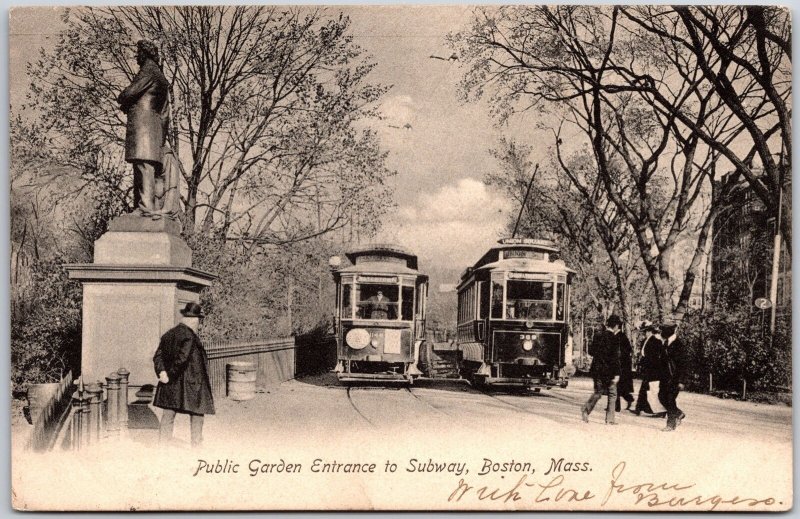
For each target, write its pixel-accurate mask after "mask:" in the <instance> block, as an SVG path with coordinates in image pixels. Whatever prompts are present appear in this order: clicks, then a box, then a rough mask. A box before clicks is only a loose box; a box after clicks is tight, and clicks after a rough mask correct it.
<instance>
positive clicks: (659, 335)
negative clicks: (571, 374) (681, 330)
mask: <svg viewBox="0 0 800 519" xmlns="http://www.w3.org/2000/svg"><path fill="white" fill-rule="evenodd" d="M640 330H641V331H643V332H644V333H645V340H644V342H643V344H642V348H641V352H640V360H639V371H640V375H641V377H642V384H641V386H640V387H639V394H638V397H637V398H636V405H635V406H634V408H633V409H631V406H632V405H633V401H634V398H633V348H632V347H631V343H630V341H629V340H628V337H627V336H626V335H625V333H623V331H622V319H620V317H619V316H617V315H611V316H610V317H609V318H608V319H607V320H606V326H605V328H604V329H603V330H602V331H601V332H599V333H597V334H596V335H595V337H594V340H593V341H592V343H591V344H590V346H589V355H591V356H592V366H591V368H590V370H589V373H590V374H591V375H592V378H593V381H594V391H593V392H592V395H591V396H590V397H589V400H588V401H587V402H586V404H585V405H584V406H583V408H582V409H581V417H582V419H583V421H584V422H588V421H589V414H591V412H592V410H593V409H594V407H595V405H596V404H597V402H598V401H599V400H600V399H601V398H602V396H603V395H607V396H608V403H607V405H606V416H605V421H606V424H608V425H616V424H617V423H618V422H617V419H616V414H615V413H616V412H618V411H620V409H621V406H620V402H621V400H625V401H626V402H627V407H626V410H627V411H630V412H631V413H633V414H635V415H637V416H640V415H642V413H644V414H646V415H650V416H654V417H659V418H663V417H665V416H666V418H667V426H666V427H665V428H664V429H662V430H663V431H674V430H675V428H676V427H677V426H678V425H680V423H681V420H683V419H684V418H686V414H685V413H684V412H683V411H681V409H680V408H678V404H677V399H678V395H679V394H680V392H681V391H683V389H684V387H685V384H686V376H687V372H688V370H687V367H688V366H687V359H686V348H685V347H684V344H683V341H681V340H680V339H679V338H678V337H677V334H676V332H677V326H676V325H675V324H672V323H667V324H662V325H657V324H653V323H650V322H645V323H643V324H642V326H641V327H640ZM655 384H658V401H659V402H660V403H661V405H662V406H663V407H664V409H666V411H665V412H654V411H653V408H652V406H651V404H650V402H649V400H648V393H649V392H651V389H652V387H653V386H654V385H655Z"/></svg>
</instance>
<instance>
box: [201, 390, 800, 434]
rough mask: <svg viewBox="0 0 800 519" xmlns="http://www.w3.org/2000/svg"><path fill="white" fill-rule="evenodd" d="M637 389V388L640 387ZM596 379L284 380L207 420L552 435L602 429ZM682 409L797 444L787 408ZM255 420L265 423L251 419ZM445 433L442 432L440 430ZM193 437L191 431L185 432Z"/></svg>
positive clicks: (705, 425)
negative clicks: (536, 386) (516, 383)
mask: <svg viewBox="0 0 800 519" xmlns="http://www.w3.org/2000/svg"><path fill="white" fill-rule="evenodd" d="M636 386H637V387H638V382H637V383H636ZM590 391H591V381H590V380H589V379H586V378H576V379H573V380H571V381H570V384H569V387H567V388H566V389H561V388H554V389H550V390H542V392H541V393H539V394H536V393H528V394H514V393H509V392H493V391H480V390H477V389H474V388H472V387H470V386H469V384H468V383H466V382H465V381H458V380H456V381H451V380H420V381H417V383H415V385H414V386H411V387H391V386H390V387H375V386H353V387H350V388H346V387H343V386H342V385H340V384H339V383H338V381H337V380H336V378H335V376H334V375H333V374H324V375H320V376H314V377H307V378H302V379H298V380H292V381H289V382H285V383H283V384H281V385H280V386H276V387H272V388H269V389H268V390H267V392H264V393H259V394H257V395H256V397H255V398H254V399H253V400H250V401H245V402H234V401H231V400H228V399H225V398H222V399H218V402H217V409H218V411H217V415H216V417H211V418H209V419H208V421H207V435H206V436H207V439H209V440H213V438H216V437H217V436H218V435H219V437H221V438H224V437H225V436H226V433H225V431H226V430H229V429H230V427H231V426H232V425H234V424H237V425H238V424H245V423H246V424H247V426H246V428H243V430H246V431H247V433H253V434H257V435H259V436H261V435H262V434H266V435H268V434H270V433H273V432H285V431H287V430H292V429H295V428H296V429H297V430H302V431H305V432H307V433H321V434H324V435H331V436H335V435H337V434H339V433H345V432H353V431H363V430H367V431H368V430H371V429H372V430H384V429H386V430H391V429H395V428H396V427H400V428H402V427H404V426H406V425H408V426H413V429H415V430H420V429H428V430H449V431H451V432H453V433H455V432H456V431H462V432H465V433H468V432H470V431H481V432H484V431H486V429H487V427H488V426H497V427H499V426H503V425H505V426H517V425H520V424H524V425H525V426H526V427H530V426H542V427H545V428H547V429H548V430H550V431H559V430H563V431H567V430H569V431H574V429H575V428H581V427H584V428H603V427H604V425H603V421H604V415H603V412H602V410H603V409H604V404H605V400H601V401H600V402H599V403H598V406H597V408H596V410H595V412H594V413H593V414H592V416H591V423H590V424H588V425H586V424H583V423H581V421H580V406H581V405H582V404H583V402H585V401H586V399H587V398H588V396H589V393H590ZM679 405H680V406H681V408H682V409H683V410H684V412H685V413H686V414H687V419H686V420H685V421H684V423H683V424H682V425H681V427H680V429H679V431H678V432H677V433H675V434H681V435H683V434H692V435H695V434H722V435H730V436H731V437H732V438H735V440H736V441H737V442H742V441H743V440H745V439H746V438H748V437H749V438H752V439H757V440H760V441H769V442H774V441H777V442H791V439H792V428H791V421H792V410H791V408H790V407H787V406H784V405H766V404H755V403H751V402H740V401H735V400H723V399H719V398H716V397H711V396H707V395H700V394H694V393H687V392H684V393H681V395H680V397H679ZM254 416H260V417H263V419H261V420H253V417H254ZM618 417H619V421H620V422H621V425H620V426H619V429H625V430H628V431H626V432H631V433H635V431H639V432H640V433H641V434H654V435H656V434H662V433H661V432H660V429H661V428H662V427H663V426H664V424H665V421H664V420H663V419H656V418H651V417H645V416H641V417H637V416H634V415H633V414H631V413H628V412H624V411H623V412H622V413H619V414H618ZM442 428H444V429H442ZM186 432H188V431H186Z"/></svg>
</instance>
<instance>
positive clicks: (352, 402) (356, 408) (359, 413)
mask: <svg viewBox="0 0 800 519" xmlns="http://www.w3.org/2000/svg"><path fill="white" fill-rule="evenodd" d="M351 389H352V388H351V387H349V386H348V387H347V401H348V402H350V405H351V406H352V407H353V410H354V411H355V412H356V413H358V416H360V417H361V418H362V419H363V420H364V421H365V422H367V423H368V424H370V425H371V426H372V427H375V424H374V423H372V420H370V419H369V418H367V417H366V415H364V413H362V412H361V410H360V409H359V408H358V406H357V405H356V403H355V402H354V401H353V397H352V395H351V394H350V390H351Z"/></svg>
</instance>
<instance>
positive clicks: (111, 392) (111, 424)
mask: <svg viewBox="0 0 800 519" xmlns="http://www.w3.org/2000/svg"><path fill="white" fill-rule="evenodd" d="M119 380H120V377H119V375H118V374H116V373H111V374H110V375H108V376H107V377H106V390H107V391H108V396H107V397H106V415H107V417H108V425H107V427H106V428H107V430H108V435H109V436H112V437H113V436H119Z"/></svg>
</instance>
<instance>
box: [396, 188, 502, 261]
mask: <svg viewBox="0 0 800 519" xmlns="http://www.w3.org/2000/svg"><path fill="white" fill-rule="evenodd" d="M508 215H509V204H508V202H507V201H506V200H505V199H504V198H503V197H501V196H500V195H499V194H497V193H495V192H494V191H492V190H491V189H489V187H487V186H486V184H484V183H483V182H481V181H479V180H475V179H473V178H462V179H459V180H457V181H456V182H455V183H451V184H446V185H444V186H442V187H441V188H439V189H438V190H436V191H434V192H432V193H426V192H420V193H419V194H418V195H417V197H416V199H415V200H413V201H412V202H411V203H410V204H406V205H403V206H401V207H399V208H398V212H397V213H396V216H395V220H394V221H387V222H386V230H385V231H384V233H382V234H383V235H384V236H385V237H386V238H388V239H389V240H390V241H397V242H399V243H400V244H402V245H404V246H406V247H408V248H409V249H411V250H412V251H413V252H415V253H416V254H417V255H418V256H420V257H421V258H427V259H428V260H429V261H431V262H434V263H436V264H438V266H448V267H458V268H464V267H466V266H468V265H471V264H472V263H474V262H475V261H477V260H478V258H479V257H480V256H481V255H482V254H483V253H484V252H486V250H488V248H489V247H490V246H492V245H493V244H494V243H496V241H497V239H498V237H499V236H500V234H501V231H502V230H503V229H504V227H505V225H506V223H507V220H508ZM423 268H424V267H423Z"/></svg>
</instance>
